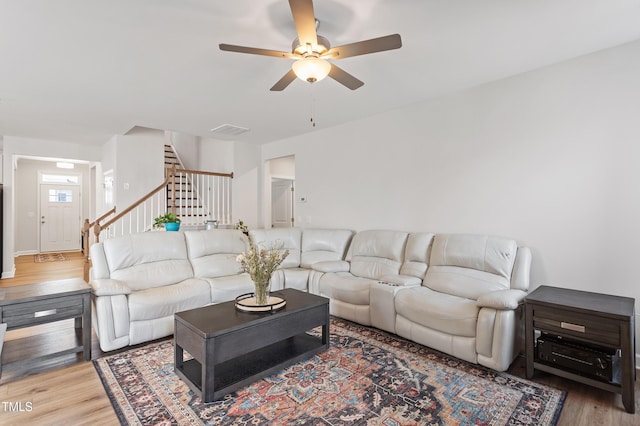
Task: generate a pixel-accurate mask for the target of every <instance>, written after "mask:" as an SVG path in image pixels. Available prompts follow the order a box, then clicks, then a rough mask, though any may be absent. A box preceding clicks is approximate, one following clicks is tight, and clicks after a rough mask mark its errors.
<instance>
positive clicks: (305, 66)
mask: <svg viewBox="0 0 640 426" xmlns="http://www.w3.org/2000/svg"><path fill="white" fill-rule="evenodd" d="M289 6H290V7H291V14H292V15H293V21H294V23H295V26H296V32H297V33H298V37H297V38H296V39H295V40H294V41H293V45H292V49H291V53H289V52H281V51H277V50H270V49H259V48H256V47H246V46H236V45H233V44H220V49H221V50H225V51H228V52H238V53H251V54H253V55H264V56H274V57H277V58H288V59H294V60H295V62H294V63H293V65H292V66H291V70H289V72H288V73H286V74H285V75H284V77H282V78H281V79H280V80H279V81H278V82H277V83H276V84H275V85H274V86H273V87H272V88H271V90H272V91H281V90H284V89H285V88H286V87H287V86H288V85H289V84H291V82H293V80H295V79H296V77H298V78H300V79H301V80H304V81H308V82H309V83H314V82H316V81H320V80H322V79H323V78H325V77H326V76H329V77H331V78H333V79H334V80H336V81H337V82H338V83H340V84H342V85H344V86H346V87H348V88H349V89H351V90H355V89H357V88H359V87H361V86H362V85H363V84H364V83H363V82H362V81H360V80H358V79H357V78H355V77H354V76H352V75H351V74H349V73H348V72H346V71H344V70H343V69H342V68H340V67H338V66H337V65H335V64H333V63H331V62H329V61H328V60H327V59H336V60H337V59H344V58H349V57H352V56H358V55H366V54H368V53H376V52H382V51H385V50H392V49H398V48H400V47H402V40H401V39H400V35H399V34H392V35H388V36H384V37H378V38H372V39H369V40H363V41H358V42H355V43H350V44H344V45H342V46H337V47H333V48H332V47H331V44H330V43H329V40H327V39H326V38H324V37H322V36H320V35H318V34H317V32H316V23H317V21H316V18H315V15H314V13H313V1H312V0H289Z"/></svg>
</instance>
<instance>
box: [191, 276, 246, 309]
mask: <svg viewBox="0 0 640 426" xmlns="http://www.w3.org/2000/svg"><path fill="white" fill-rule="evenodd" d="M203 279H204V280H206V281H207V282H208V283H209V287H210V292H211V293H210V295H209V297H211V302H212V303H220V302H228V301H230V300H234V299H235V298H236V297H238V296H240V295H241V294H245V293H253V289H254V287H253V281H251V277H250V276H249V274H247V273H246V272H243V273H242V274H239V275H229V276H227V277H216V278H209V277H207V278H203Z"/></svg>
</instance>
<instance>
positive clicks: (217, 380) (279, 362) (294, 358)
mask: <svg viewBox="0 0 640 426" xmlns="http://www.w3.org/2000/svg"><path fill="white" fill-rule="evenodd" d="M324 350H326V345H325V344H323V343H322V339H321V338H319V337H314V336H311V335H309V334H307V333H301V334H298V335H296V336H293V337H290V338H288V339H285V340H282V341H279V342H276V343H273V344H271V345H268V346H265V347H263V348H260V349H257V350H255V351H253V352H249V353H247V354H245V355H242V356H239V357H237V358H233V359H230V360H227V361H224V362H221V363H219V364H216V365H214V366H213V370H214V373H213V389H214V392H213V400H217V399H220V398H221V397H223V396H224V395H226V394H228V393H230V392H233V391H235V390H238V389H240V388H242V387H244V386H247V385H248V384H250V383H253V382H255V381H256V380H258V379H261V378H264V377H266V376H269V375H271V374H273V373H275V372H276V371H279V370H282V369H284V368H286V367H288V366H290V365H293V364H295V363H297V362H299V361H302V360H304V359H307V358H310V357H311V356H313V355H315V354H318V353H320V352H322V351H324ZM175 371H176V373H177V374H178V376H179V377H180V378H181V379H182V380H184V381H185V382H186V383H187V384H188V385H189V387H190V388H191V390H193V391H194V392H195V393H196V394H198V396H200V398H201V399H202V364H200V362H198V361H197V360H196V359H190V360H188V361H184V363H183V364H182V366H181V367H176V370H175ZM204 402H210V401H204Z"/></svg>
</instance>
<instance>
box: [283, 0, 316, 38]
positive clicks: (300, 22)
mask: <svg viewBox="0 0 640 426" xmlns="http://www.w3.org/2000/svg"><path fill="white" fill-rule="evenodd" d="M289 7H291V14H292V15H293V22H294V23H295V24H296V31H297V32H298V40H299V41H300V44H301V45H303V46H306V45H307V44H311V46H316V45H317V44H318V34H317V33H316V16H315V14H314V13H313V1H312V0H289Z"/></svg>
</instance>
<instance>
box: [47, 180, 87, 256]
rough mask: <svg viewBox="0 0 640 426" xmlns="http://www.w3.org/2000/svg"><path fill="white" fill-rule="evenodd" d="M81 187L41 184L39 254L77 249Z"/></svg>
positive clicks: (78, 243) (78, 248) (78, 242)
mask: <svg viewBox="0 0 640 426" xmlns="http://www.w3.org/2000/svg"><path fill="white" fill-rule="evenodd" d="M79 188H80V186H79V185H64V184H44V183H43V184H41V185H40V251H41V252H48V251H68V250H80V199H79V198H80V190H79Z"/></svg>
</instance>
